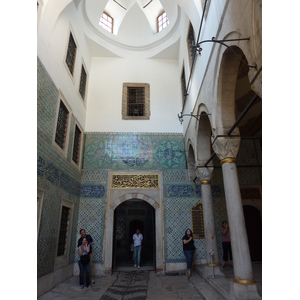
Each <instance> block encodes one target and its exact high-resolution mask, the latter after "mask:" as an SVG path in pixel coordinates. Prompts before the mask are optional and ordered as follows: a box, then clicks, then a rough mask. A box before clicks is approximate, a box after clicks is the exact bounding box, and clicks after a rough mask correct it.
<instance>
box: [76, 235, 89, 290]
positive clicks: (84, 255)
mask: <svg viewBox="0 0 300 300" xmlns="http://www.w3.org/2000/svg"><path fill="white" fill-rule="evenodd" d="M89 252H90V246H89V245H88V243H87V239H86V238H83V240H82V244H81V245H80V246H79V247H78V255H79V257H80V260H79V262H78V265H79V270H80V275H79V281H80V287H81V288H82V289H83V286H84V282H83V269H85V278H86V287H87V288H88V289H89V288H91V286H90V265H89V262H90V254H89Z"/></svg>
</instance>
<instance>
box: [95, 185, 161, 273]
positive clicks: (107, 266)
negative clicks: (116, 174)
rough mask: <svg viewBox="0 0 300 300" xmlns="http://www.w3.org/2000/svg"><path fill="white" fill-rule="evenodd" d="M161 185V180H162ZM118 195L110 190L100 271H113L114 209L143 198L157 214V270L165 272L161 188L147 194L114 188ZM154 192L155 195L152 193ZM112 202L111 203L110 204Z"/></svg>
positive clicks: (106, 207)
mask: <svg viewBox="0 0 300 300" xmlns="http://www.w3.org/2000/svg"><path fill="white" fill-rule="evenodd" d="M160 186H161V182H160ZM114 192H116V193H117V195H118V196H116V197H114V196H113V197H112V195H111V192H109V193H108V194H109V198H108V200H107V204H106V206H105V224H104V238H103V254H102V258H103V270H100V272H99V273H101V274H103V273H104V274H107V275H110V274H111V273H112V253H113V230H114V211H115V209H116V208H117V207H118V206H119V205H120V204H122V203H124V202H125V201H127V200H132V199H135V200H141V201H145V202H147V203H148V204H149V205H151V206H152V207H153V209H154V215H155V270H156V272H157V273H163V272H164V270H165V262H164V259H165V258H164V242H163V239H164V234H163V232H164V229H163V224H164V223H163V205H162V194H161V193H162V192H161V188H160V189H158V190H157V191H156V192H154V194H153V192H149V193H150V194H151V196H150V195H147V194H146V193H142V192H140V191H133V190H132V191H128V192H127V193H126V192H125V193H124V189H114ZM152 194H153V195H152ZM155 194H156V196H154V195H155ZM109 203H110V204H109Z"/></svg>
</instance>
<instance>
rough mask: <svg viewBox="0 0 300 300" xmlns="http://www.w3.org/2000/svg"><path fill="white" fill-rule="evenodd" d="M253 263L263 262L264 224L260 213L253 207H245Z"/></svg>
mask: <svg viewBox="0 0 300 300" xmlns="http://www.w3.org/2000/svg"><path fill="white" fill-rule="evenodd" d="M243 209H244V216H245V224H246V230H247V236H248V243H249V250H250V256H251V261H252V262H261V261H262V222H261V216H260V211H259V210H258V209H257V208H256V207H254V206H251V205H245V206H243Z"/></svg>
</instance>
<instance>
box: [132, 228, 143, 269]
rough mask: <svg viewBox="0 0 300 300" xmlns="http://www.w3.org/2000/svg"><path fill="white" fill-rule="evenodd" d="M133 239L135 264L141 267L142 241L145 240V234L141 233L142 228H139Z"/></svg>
mask: <svg viewBox="0 0 300 300" xmlns="http://www.w3.org/2000/svg"><path fill="white" fill-rule="evenodd" d="M132 240H133V246H134V248H133V255H134V266H135V267H136V266H137V267H138V269H139V268H140V261H141V251H142V242H143V235H142V234H141V233H140V230H139V229H137V230H136V233H135V234H134V235H133V237H132Z"/></svg>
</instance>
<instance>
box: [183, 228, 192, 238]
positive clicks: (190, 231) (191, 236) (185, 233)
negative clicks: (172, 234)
mask: <svg viewBox="0 0 300 300" xmlns="http://www.w3.org/2000/svg"><path fill="white" fill-rule="evenodd" d="M188 230H189V231H190V232H191V235H190V236H191V237H193V231H192V230H191V229H189V228H188V229H187V230H186V231H185V235H187V231H188Z"/></svg>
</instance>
